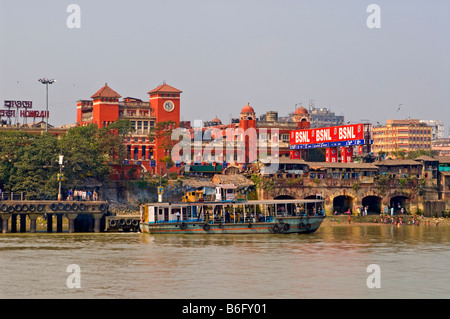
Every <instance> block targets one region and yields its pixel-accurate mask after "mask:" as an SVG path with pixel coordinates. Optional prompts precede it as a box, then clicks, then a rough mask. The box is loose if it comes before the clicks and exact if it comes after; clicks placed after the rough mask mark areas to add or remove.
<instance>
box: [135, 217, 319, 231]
mask: <svg viewBox="0 0 450 319" xmlns="http://www.w3.org/2000/svg"><path fill="white" fill-rule="evenodd" d="M324 218H325V216H308V217H284V218H276V219H274V220H273V221H271V222H248V223H207V222H204V221H191V222H182V221H181V222H163V223H145V222H141V223H140V226H139V227H140V230H141V232H143V233H150V234H292V233H313V232H315V231H316V230H317V229H318V228H319V227H320V225H321V224H322V221H323V220H324Z"/></svg>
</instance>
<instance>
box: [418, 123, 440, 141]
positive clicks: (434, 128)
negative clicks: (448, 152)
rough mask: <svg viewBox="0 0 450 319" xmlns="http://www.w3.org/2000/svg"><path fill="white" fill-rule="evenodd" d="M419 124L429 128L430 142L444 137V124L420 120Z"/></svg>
mask: <svg viewBox="0 0 450 319" xmlns="http://www.w3.org/2000/svg"><path fill="white" fill-rule="evenodd" d="M420 123H424V124H426V125H428V126H430V127H431V132H432V136H431V140H432V141H436V140H438V139H441V138H444V137H445V127H444V122H442V121H436V120H420Z"/></svg>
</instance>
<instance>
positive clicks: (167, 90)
mask: <svg viewBox="0 0 450 319" xmlns="http://www.w3.org/2000/svg"><path fill="white" fill-rule="evenodd" d="M159 92H161V93H182V92H183V91H180V90H178V89H176V88H174V87H173V86H170V85H168V84H166V83H164V84H161V85H160V86H158V87H157V88H156V89H153V90H151V91H150V92H147V94H153V93H159Z"/></svg>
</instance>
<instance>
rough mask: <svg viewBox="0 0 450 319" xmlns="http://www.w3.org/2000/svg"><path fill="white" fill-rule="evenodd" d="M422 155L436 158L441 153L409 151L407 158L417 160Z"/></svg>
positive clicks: (434, 151)
mask: <svg viewBox="0 0 450 319" xmlns="http://www.w3.org/2000/svg"><path fill="white" fill-rule="evenodd" d="M422 155H426V156H430V157H434V156H437V155H439V151H436V150H429V151H428V150H416V151H409V152H408V156H407V157H406V158H408V159H415V158H417V157H420V156H422Z"/></svg>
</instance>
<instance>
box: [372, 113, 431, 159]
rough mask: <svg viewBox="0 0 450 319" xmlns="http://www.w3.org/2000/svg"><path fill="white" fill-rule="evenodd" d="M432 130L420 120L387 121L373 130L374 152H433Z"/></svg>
mask: <svg viewBox="0 0 450 319" xmlns="http://www.w3.org/2000/svg"><path fill="white" fill-rule="evenodd" d="M431 140H432V128H431V127H430V126H428V125H426V124H424V123H421V122H420V120H387V121H386V125H385V126H374V128H373V151H374V153H378V152H393V151H398V150H405V151H407V152H408V151H417V150H431Z"/></svg>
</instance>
